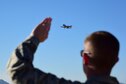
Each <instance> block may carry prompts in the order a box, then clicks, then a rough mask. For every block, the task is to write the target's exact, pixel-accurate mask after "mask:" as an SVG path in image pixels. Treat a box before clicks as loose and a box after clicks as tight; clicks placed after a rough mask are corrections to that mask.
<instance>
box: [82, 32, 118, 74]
mask: <svg viewBox="0 0 126 84" xmlns="http://www.w3.org/2000/svg"><path fill="white" fill-rule="evenodd" d="M84 44H85V46H84V51H83V52H82V56H83V61H84V63H83V66H84V71H85V73H86V74H87V75H88V74H89V73H90V71H92V70H93V71H96V73H97V71H98V73H99V72H100V71H101V72H103V73H110V72H111V69H112V67H113V66H114V64H115V63H116V62H117V61H118V52H119V41H118V40H117V39H116V37H115V36H113V35H112V34H111V33H109V32H106V31H97V32H94V33H92V34H91V35H89V36H88V37H87V38H86V39H85V42H84ZM90 74H91V73H90Z"/></svg>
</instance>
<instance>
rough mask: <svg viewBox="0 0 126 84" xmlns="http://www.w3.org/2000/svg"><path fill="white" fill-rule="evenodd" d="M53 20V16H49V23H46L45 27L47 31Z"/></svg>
mask: <svg viewBox="0 0 126 84" xmlns="http://www.w3.org/2000/svg"><path fill="white" fill-rule="evenodd" d="M51 21H52V18H48V21H47V23H46V25H45V28H46V30H47V31H49V30H50V26H51Z"/></svg>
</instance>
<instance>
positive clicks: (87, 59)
mask: <svg viewBox="0 0 126 84" xmlns="http://www.w3.org/2000/svg"><path fill="white" fill-rule="evenodd" d="M83 62H84V64H85V65H88V64H89V56H88V55H87V54H86V53H84V57H83Z"/></svg>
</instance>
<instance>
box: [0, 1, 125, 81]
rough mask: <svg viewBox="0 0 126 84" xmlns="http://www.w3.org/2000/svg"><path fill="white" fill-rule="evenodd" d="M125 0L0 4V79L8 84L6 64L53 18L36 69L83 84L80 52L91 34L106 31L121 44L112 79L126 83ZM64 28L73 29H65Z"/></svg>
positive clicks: (36, 62)
mask: <svg viewBox="0 0 126 84" xmlns="http://www.w3.org/2000/svg"><path fill="white" fill-rule="evenodd" d="M125 4H126V0H120V1H119V0H53V1H50V0H34V1H33V0H27V1H26V0H21V1H17V0H11V1H7V0H1V1H0V38H1V39H0V51H1V53H0V59H1V61H0V78H1V79H4V80H6V81H9V82H10V80H9V78H8V75H7V72H6V64H7V61H8V59H9V57H10V55H11V53H12V51H13V50H14V49H15V48H16V46H17V45H18V44H20V43H21V42H22V41H24V39H26V37H28V35H29V34H30V32H31V31H32V29H33V28H34V27H35V26H36V25H37V24H38V23H39V22H41V21H42V20H43V19H44V18H45V17H48V16H50V17H52V18H53V21H52V26H51V31H50V33H49V38H48V39H47V40H46V41H45V42H44V43H41V44H40V45H39V47H38V50H37V52H36V54H35V59H34V65H35V66H36V67H37V68H39V69H41V70H43V71H45V72H51V73H53V74H55V75H57V76H58V77H64V78H66V79H71V80H79V81H82V82H84V81H85V80H86V77H85V75H84V73H83V70H82V59H81V57H80V50H81V49H83V41H84V39H85V38H86V36H88V35H89V34H90V33H92V32H94V31H98V30H106V31H109V32H111V33H113V34H114V35H115V36H116V37H117V38H118V39H119V41H120V45H121V46H120V54H119V57H120V60H119V62H118V63H117V65H116V66H115V67H114V68H113V71H112V75H113V76H116V77H117V78H118V80H119V81H120V82H124V83H126V80H125V78H126V67H125V64H126V61H125V59H126V56H125V52H126V51H125V50H126V39H125V36H126V25H125V24H126V23H125V22H126V5H125ZM62 24H68V25H73V28H72V29H62V28H60V26H61V25H62Z"/></svg>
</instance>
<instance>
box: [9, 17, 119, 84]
mask: <svg viewBox="0 0 126 84" xmlns="http://www.w3.org/2000/svg"><path fill="white" fill-rule="evenodd" d="M51 20H52V19H51V18H50V17H49V18H46V19H45V20H44V21H43V22H41V23H40V24H39V25H38V26H37V27H36V28H35V29H34V30H33V31H32V33H31V35H30V37H29V38H28V39H27V40H25V41H24V42H23V43H22V44H20V45H19V46H18V47H17V48H16V49H15V51H14V52H13V54H12V56H11V58H10V60H9V63H8V67H7V69H8V72H9V73H10V77H11V79H12V81H13V83H14V84H82V83H80V82H78V81H74V82H72V81H70V80H66V79H64V78H57V77H56V76H55V75H53V74H50V73H45V72H43V71H40V70H39V69H36V68H35V67H34V66H33V64H32V62H33V59H34V53H35V51H36V49H37V46H38V45H39V43H42V42H44V41H45V40H46V39H47V37H48V33H49V30H50V25H51ZM84 44H85V47H84V50H82V51H81V56H82V58H83V69H84V72H85V74H86V76H87V81H86V82H85V84H118V81H117V80H116V78H114V77H111V76H110V72H111V70H112V67H113V66H114V65H115V63H116V62H117V61H118V51H119V42H118V40H117V39H116V38H115V37H114V36H113V35H112V34H110V33H108V32H105V31H98V32H94V33H93V34H91V35H90V36H88V37H87V38H86V40H85V42H84Z"/></svg>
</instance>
